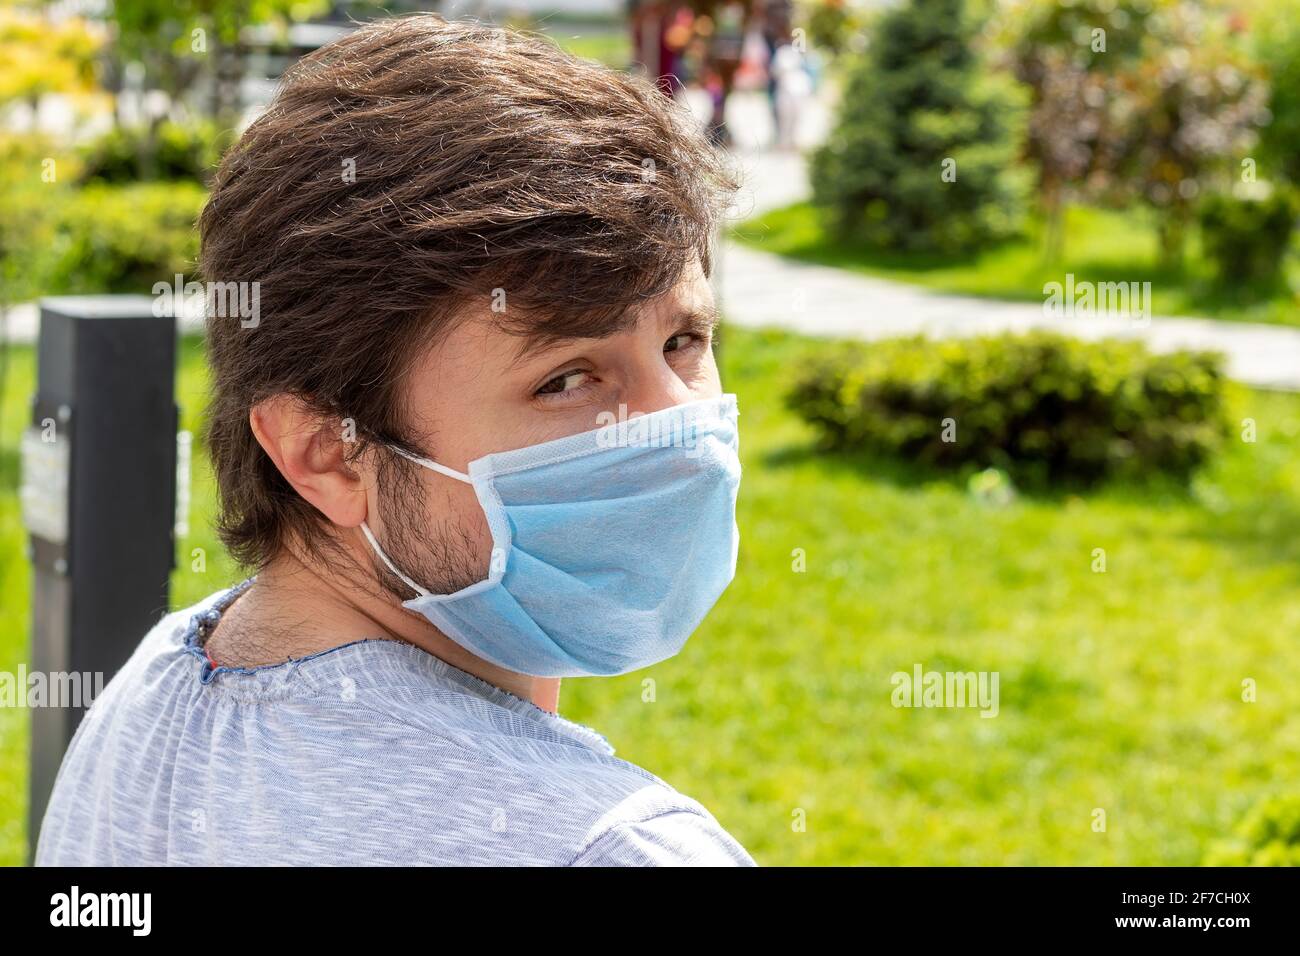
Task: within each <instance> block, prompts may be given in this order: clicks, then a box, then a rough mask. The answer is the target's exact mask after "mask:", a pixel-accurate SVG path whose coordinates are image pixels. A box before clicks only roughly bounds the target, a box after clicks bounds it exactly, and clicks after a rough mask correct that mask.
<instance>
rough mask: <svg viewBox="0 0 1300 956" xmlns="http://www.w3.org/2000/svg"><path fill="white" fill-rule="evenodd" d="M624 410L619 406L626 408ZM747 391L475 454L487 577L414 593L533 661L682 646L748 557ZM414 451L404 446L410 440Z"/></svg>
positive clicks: (473, 635) (577, 661)
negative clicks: (743, 504)
mask: <svg viewBox="0 0 1300 956" xmlns="http://www.w3.org/2000/svg"><path fill="white" fill-rule="evenodd" d="M611 418H612V416H611ZM738 447H739V446H738V435H737V430H736V396H735V395H723V396H722V397H720V398H714V399H705V400H702V401H696V402H688V403H686V404H684V405H675V406H673V407H671V408H665V409H662V410H661V411H657V412H654V413H652V414H649V415H642V416H636V417H633V418H631V419H630V420H626V421H617V422H613V421H612V422H610V423H609V424H607V425H604V426H602V427H600V428H597V429H595V430H594V431H589V432H583V433H581V434H577V435H570V436H568V437H567V438H560V439H557V440H555V441H549V442H544V443H543V444H540V445H532V446H530V447H528V448H520V449H518V450H516V451H507V452H500V453H497V454H493V455H487V456H485V457H483V458H478V459H475V460H474V461H472V462H470V464H469V474H467V475H465V474H461V473H460V472H458V471H455V470H453V469H450V468H447V467H446V466H444V465H439V464H438V463H436V462H433V461H429V460H428V459H424V458H414V457H412V456H409V455H407V456H406V457H408V458H411V460H412V461H414V462H416V463H417V464H420V465H423V466H424V467H426V468H430V469H432V470H434V471H437V472H439V473H441V474H444V475H447V476H449V477H451V478H455V479H457V480H459V481H464V482H467V483H468V484H470V485H472V486H473V487H474V491H475V493H476V494H477V495H478V500H479V503H480V504H481V505H482V507H483V511H484V513H485V514H486V515H487V522H488V527H489V528H490V530H491V532H492V543H493V549H492V561H491V566H490V570H489V572H488V577H487V578H486V579H485V580H483V581H479V582H478V583H477V584H472V585H470V586H469V587H466V588H462V589H461V590H459V591H456V592H455V593H453V594H430V593H429V592H428V591H427V590H425V589H424V588H422V587H421V586H420V585H419V584H417V583H416V582H414V581H412V580H411V579H410V578H408V577H407V576H406V575H405V574H403V573H402V572H401V571H399V570H398V569H397V567H396V566H395V565H394V564H393V562H392V561H390V560H389V558H388V556H387V555H386V554H385V553H384V551H383V549H382V548H380V546H379V542H378V541H376V540H375V536H374V534H373V533H372V532H371V531H370V528H369V527H368V526H367V525H366V524H365V523H364V522H363V523H362V525H361V530H362V532H363V533H364V534H365V536H366V539H367V540H368V541H369V542H370V544H371V547H373V548H374V549H375V553H376V554H378V555H379V557H380V559H381V560H382V561H383V562H384V563H385V564H386V565H387V566H388V568H389V569H390V570H391V571H392V572H393V573H394V574H396V575H397V576H398V577H399V578H401V579H402V580H403V581H404V582H406V584H407V585H409V586H410V587H411V589H412V590H414V591H415V592H416V593H417V594H418V595H419V597H416V598H413V599H411V600H409V601H405V602H403V604H402V606H403V607H405V608H408V609H409V610H412V611H415V612H417V613H419V614H421V615H423V616H424V617H425V618H426V619H427V620H428V621H429V623H431V624H433V625H434V627H436V628H438V630H440V631H442V633H444V634H446V635H447V636H448V637H450V638H451V639H452V640H454V641H456V642H457V643H459V644H461V645H462V646H464V647H466V648H467V649H469V650H470V651H472V652H473V653H474V654H476V655H478V656H479V657H481V658H483V659H485V660H488V661H491V662H492V663H494V664H498V665H500V666H501V667H505V668H507V669H509V670H512V671H516V672H518V673H521V674H531V675H534V676H538V677H570V676H573V677H577V676H587V675H597V674H603V675H609V674H625V673H627V672H628V671H634V670H638V669H639V668H642V667H647V666H649V665H651V664H655V663H657V662H659V661H662V660H665V659H667V658H669V657H672V656H673V655H674V654H676V653H677V652H678V651H679V650H681V648H682V645H684V644H685V643H686V639H687V638H688V637H690V635H691V632H692V631H694V630H695V628H696V627H697V626H698V625H699V623H700V622H701V621H702V620H703V619H704V616H705V615H706V614H707V613H708V612H709V610H710V609H711V608H712V607H713V605H714V604H715V603H716V602H717V600H718V598H719V597H720V596H721V595H722V592H723V591H724V590H726V588H727V585H728V584H730V583H731V579H732V578H733V577H734V576H735V573H736V551H737V546H738V543H739V537H740V536H739V531H738V530H737V527H736V517H735V512H736V492H737V489H738V488H739V485H740V459H739V458H738V457H737V450H738ZM403 454H405V453H403Z"/></svg>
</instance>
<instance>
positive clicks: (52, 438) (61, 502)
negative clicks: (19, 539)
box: [18, 426, 72, 544]
mask: <svg viewBox="0 0 1300 956" xmlns="http://www.w3.org/2000/svg"><path fill="white" fill-rule="evenodd" d="M71 450H72V446H71V443H70V442H69V441H68V439H67V438H65V437H64V436H63V435H60V434H56V433H53V432H48V433H47V432H46V431H45V430H44V429H41V428H37V427H35V426H33V427H31V428H28V429H27V430H26V431H24V432H23V437H22V450H21V455H22V480H21V483H20V485H19V488H18V497H19V501H20V502H21V505H22V514H23V524H24V525H26V526H27V530H28V531H30V532H31V533H32V534H34V535H35V536H36V537H38V538H44V539H45V540H46V541H48V542H50V543H51V544H67V543H68V474H69V469H70V466H71Z"/></svg>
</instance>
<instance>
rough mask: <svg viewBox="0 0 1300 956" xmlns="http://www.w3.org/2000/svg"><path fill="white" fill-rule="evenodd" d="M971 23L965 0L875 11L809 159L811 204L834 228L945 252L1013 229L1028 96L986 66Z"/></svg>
mask: <svg viewBox="0 0 1300 956" xmlns="http://www.w3.org/2000/svg"><path fill="white" fill-rule="evenodd" d="M976 29H977V24H976V23H975V22H974V21H973V20H972V19H971V18H970V17H969V16H968V15H967V11H966V5H965V2H964V0H907V2H905V3H903V4H902V5H901V6H899V7H896V8H893V9H891V10H889V11H887V12H885V13H884V14H882V15H881V17H880V20H879V21H878V23H877V25H876V28H875V30H874V32H873V34H872V36H871V39H870V43H869V46H868V48H867V50H866V51H865V52H864V53H863V54H860V55H859V56H858V57H857V59H856V61H855V62H853V63H852V64H851V65H850V67H849V74H848V78H847V84H846V89H845V92H844V96H843V99H842V102H841V105H840V112H839V116H838V118H837V122H836V125H835V128H834V131H833V132H832V134H831V136H830V138H829V139H828V141H827V142H826V144H825V145H824V146H823V147H822V148H821V149H819V150H818V151H817V152H816V153H815V154H814V155H813V158H812V168H811V176H812V185H813V199H814V202H816V203H817V204H818V205H819V206H822V207H825V208H826V209H827V210H828V211H829V213H830V220H831V226H832V229H833V230H834V231H835V232H836V233H837V234H838V235H839V236H840V237H842V238H850V237H852V238H860V239H863V240H865V241H867V242H869V243H871V244H873V245H877V246H880V247H882V248H894V249H908V250H915V251H931V252H944V253H952V252H961V251H964V250H969V249H972V248H974V247H976V246H978V245H980V244H982V243H985V242H987V241H989V240H993V239H998V238H1002V237H1005V236H1008V235H1010V234H1012V233H1014V232H1015V231H1016V230H1017V229H1018V228H1019V224H1020V219H1021V213H1022V209H1023V199H1024V194H1025V191H1026V190H1025V186H1026V180H1025V176H1024V174H1023V172H1022V171H1020V170H1018V169H1017V168H1016V165H1015V161H1016V153H1017V148H1018V139H1019V134H1020V130H1021V128H1022V123H1023V97H1022V96H1021V95H1019V94H1018V91H1017V89H1016V86H1015V84H1014V81H1013V80H1012V78H1011V77H1010V76H1007V75H1000V74H995V73H992V72H990V71H988V70H987V69H985V67H984V65H983V64H982V63H981V61H980V59H979V57H978V56H977V55H976V52H975V49H974V44H975V39H976Z"/></svg>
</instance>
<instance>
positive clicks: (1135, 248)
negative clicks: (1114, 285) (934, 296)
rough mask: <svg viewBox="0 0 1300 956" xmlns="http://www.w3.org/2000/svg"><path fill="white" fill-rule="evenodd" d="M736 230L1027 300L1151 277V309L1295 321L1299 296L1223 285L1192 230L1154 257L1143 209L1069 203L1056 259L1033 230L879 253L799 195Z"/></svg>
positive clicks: (815, 255)
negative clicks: (989, 242)
mask: <svg viewBox="0 0 1300 956" xmlns="http://www.w3.org/2000/svg"><path fill="white" fill-rule="evenodd" d="M731 234H732V236H733V237H734V238H736V239H738V240H739V241H741V242H744V243H745V244H747V245H750V246H753V247H754V248H757V249H763V250H765V251H767V252H773V253H777V254H778V255H784V256H790V257H792V258H795V259H800V260H803V261H805V262H815V263H820V264H823V265H832V266H838V267H840V268H844V269H850V270H853V271H855V272H861V273H862V274H864V275H870V276H877V277H880V278H885V279H895V280H898V281H901V282H910V283H914V284H916V285H922V286H926V287H928V288H931V289H934V290H936V291H939V292H953V293H961V294H965V295H973V296H981V297H987V298H995V299H1011V300H1018V301H1028V302H1042V301H1043V286H1044V284H1045V283H1047V282H1063V281H1064V276H1065V274H1066V273H1073V274H1074V277H1075V280H1076V282H1078V281H1085V280H1086V281H1090V282H1150V283H1151V294H1152V303H1151V304H1152V309H1153V311H1154V313H1155V314H1156V315H1190V316H1199V317H1203V318H1213V319H1226V320H1232V321H1245V322H1266V323H1273V324H1281V325H1300V296H1297V295H1296V294H1295V293H1294V292H1292V293H1278V292H1264V291H1261V290H1258V289H1252V288H1249V287H1241V286H1240V285H1234V286H1233V287H1232V288H1229V289H1223V288H1222V287H1221V286H1220V285H1219V284H1217V283H1215V282H1214V281H1213V278H1212V272H1211V268H1210V265H1209V264H1208V263H1207V262H1206V261H1205V259H1204V258H1203V257H1202V256H1201V253H1200V248H1199V243H1198V241H1197V237H1196V236H1195V234H1194V233H1193V234H1192V235H1191V236H1190V237H1189V241H1188V247H1187V256H1186V261H1185V264H1184V268H1183V270H1182V271H1181V272H1175V271H1171V270H1164V269H1161V268H1159V267H1158V266H1157V264H1156V258H1157V257H1156V233H1155V228H1154V224H1153V222H1152V221H1151V219H1150V218H1149V217H1148V216H1147V215H1146V214H1145V213H1144V212H1142V211H1141V210H1134V211H1126V212H1117V211H1112V210H1102V209H1093V208H1089V207H1081V206H1075V207H1072V208H1071V209H1069V211H1068V213H1067V216H1066V225H1065V237H1066V238H1065V249H1064V255H1063V257H1062V260H1061V261H1059V262H1050V261H1047V260H1046V259H1045V258H1044V256H1043V253H1042V243H1041V241H1040V235H1039V229H1038V227H1036V226H1034V227H1031V229H1030V232H1029V234H1028V235H1027V236H1026V237H1025V238H1023V239H1019V240H1015V241H1011V242H1006V243H1002V244H1000V245H997V246H993V247H990V248H988V249H984V250H981V251H980V252H979V253H977V254H974V255H970V256H966V257H952V256H938V255H920V254H907V253H898V252H881V251H879V250H876V249H873V248H871V247H868V246H866V245H863V244H856V243H846V242H837V241H835V240H834V239H832V238H830V237H829V236H828V234H827V232H826V230H825V229H824V228H823V224H822V220H821V217H820V215H819V212H818V210H817V209H816V207H814V206H812V205H811V204H810V203H797V204H795V205H793V206H787V207H785V208H783V209H777V210H773V211H771V212H768V213H765V214H763V215H760V216H757V217H755V218H754V219H751V220H749V221H747V222H744V223H741V224H739V225H738V226H736V227H735V228H733V229H732V231H731ZM1296 259H1297V257H1296V256H1295V255H1294V254H1293V255H1292V256H1291V260H1290V262H1289V269H1290V272H1289V275H1290V277H1291V279H1292V288H1295V287H1296V286H1297V285H1300V264H1297V261H1296Z"/></svg>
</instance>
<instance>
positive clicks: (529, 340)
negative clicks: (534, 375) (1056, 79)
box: [510, 303, 722, 368]
mask: <svg viewBox="0 0 1300 956" xmlns="http://www.w3.org/2000/svg"><path fill="white" fill-rule="evenodd" d="M721 321H722V313H721V311H720V310H719V309H718V306H717V303H711V304H709V305H706V306H701V307H699V308H691V309H684V310H682V311H680V312H677V313H676V314H675V315H674V316H673V318H672V319H671V320H670V321H669V322H666V323H665V324H666V325H671V326H676V327H678V328H680V329H682V330H683V331H686V332H694V333H696V334H700V333H704V332H709V333H712V332H713V330H714V329H716V328H717V327H718V323H719V322H721ZM628 327H630V326H628V325H620V326H615V327H614V328H611V329H610V330H609V331H607V332H605V333H604V334H602V335H577V336H560V337H557V336H554V335H547V334H545V333H544V332H538V333H534V334H531V335H527V336H525V337H524V340H523V342H522V343H521V344H520V346H519V349H518V351H517V353H516V355H515V359H514V361H513V362H511V363H510V367H511V368H518V367H519V366H520V365H522V364H524V363H525V362H528V361H531V360H532V359H535V358H538V357H540V356H542V355H545V354H547V353H548V352H555V351H558V350H560V349H562V348H567V347H569V346H571V345H573V344H574V343H577V342H589V341H600V340H602V339H607V338H609V337H610V336H611V335H616V334H617V333H619V332H622V331H625V330H626V328H628Z"/></svg>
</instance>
